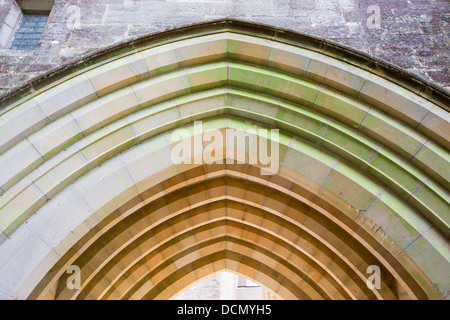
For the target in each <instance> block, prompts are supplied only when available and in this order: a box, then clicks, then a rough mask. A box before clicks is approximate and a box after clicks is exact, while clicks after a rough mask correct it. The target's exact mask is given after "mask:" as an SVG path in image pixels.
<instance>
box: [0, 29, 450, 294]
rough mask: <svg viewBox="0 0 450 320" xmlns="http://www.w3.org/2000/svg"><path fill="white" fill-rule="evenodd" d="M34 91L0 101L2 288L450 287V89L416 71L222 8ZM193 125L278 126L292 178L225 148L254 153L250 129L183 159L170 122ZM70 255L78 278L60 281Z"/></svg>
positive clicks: (299, 290) (284, 290)
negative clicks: (215, 159)
mask: <svg viewBox="0 0 450 320" xmlns="http://www.w3.org/2000/svg"><path fill="white" fill-rule="evenodd" d="M33 88H34V92H32V93H31V94H25V95H23V94H22V95H21V94H20V93H18V94H17V95H16V96H15V97H14V98H12V99H10V100H9V101H8V103H7V106H6V107H5V109H4V111H3V114H2V115H1V116H0V121H1V122H0V123H1V129H0V130H2V131H1V134H0V137H1V141H0V152H1V155H0V166H1V167H2V168H8V170H2V171H1V175H0V184H1V185H0V188H1V192H2V194H1V196H0V227H1V230H2V235H1V236H0V237H1V238H0V241H1V244H0V274H1V276H0V295H2V297H4V298H18V299H27V298H28V299H43V298H52V299H53V298H56V299H166V298H170V297H172V296H174V295H175V294H176V293H177V292H179V291H181V290H182V289H183V288H185V287H186V286H187V285H189V284H191V283H192V282H195V281H197V280H198V279H202V278H203V277H205V276H207V275H209V274H211V273H214V272H217V271H219V270H223V269H226V270H231V271H233V272H236V273H240V274H242V275H244V276H247V277H249V278H252V279H254V280H255V281H258V282H260V283H262V284H264V285H265V286H266V287H268V288H270V289H271V290H273V291H274V292H275V293H277V294H278V295H279V296H280V297H283V298H286V299H439V298H442V297H443V296H445V295H446V294H447V292H448V290H449V283H448V270H449V260H450V250H449V242H448V236H449V228H448V226H449V215H448V212H449V209H450V206H449V199H450V198H449V194H448V187H449V171H448V164H449V159H450V157H449V153H448V147H449V140H448V137H449V136H450V135H449V123H448V121H449V114H448V96H447V95H446V94H445V93H442V92H440V91H439V89H437V88H432V87H430V86H428V85H427V84H426V83H423V82H421V81H420V79H417V78H414V77H412V76H410V75H406V74H404V73H402V72H401V71H399V70H396V69H393V68H392V67H390V66H387V65H385V64H383V63H380V62H377V61H374V60H373V59H370V58H369V57H366V56H364V55H359V54H357V53H355V52H352V51H351V50H347V49H345V48H341V47H337V46H333V45H332V44H329V43H326V42H323V41H321V40H318V39H314V38H310V37H306V36H302V35H296V34H291V33H287V32H282V31H280V30H274V29H271V28H267V27H262V26H256V25H248V24H244V23H239V22H236V21H223V22H220V23H214V24H207V25H199V26H194V27H191V28H187V29H183V30H176V31H173V32H169V33H166V34H161V35H157V36H152V37H148V38H143V39H140V40H138V41H135V42H133V43H129V44H127V45H124V46H121V47H120V48H116V49H114V50H111V51H109V52H107V53H102V54H97V55H94V56H92V57H90V58H89V59H85V60H83V61H81V62H80V65H78V66H72V67H71V68H65V69H62V70H60V71H59V72H56V73H55V74H54V75H52V76H49V77H48V78H45V79H41V80H40V81H37V82H36V83H35V84H34V87H33ZM195 121H202V122H203V128H204V130H205V131H206V130H208V129H211V128H213V129H218V130H222V131H224V130H226V129H237V130H239V129H241V130H245V129H248V128H266V129H278V130H280V137H279V144H280V156H279V159H278V160H279V162H278V163H277V164H278V167H279V170H278V172H277V174H276V175H261V171H260V170H261V168H260V167H261V165H258V164H237V163H234V164H231V163H227V161H226V160H227V159H228V160H233V161H232V162H234V161H235V160H237V159H236V158H235V157H233V156H235V155H236V154H238V153H239V152H241V153H243V154H247V155H249V154H250V151H249V150H248V148H246V147H245V146H242V145H235V146H234V147H235V149H236V150H233V153H232V154H233V156H229V157H227V158H226V159H224V161H223V164H220V163H219V164H212V165H206V164H174V163H173V162H172V161H171V152H172V147H173V143H172V142H171V140H170V136H171V134H172V133H173V132H174V130H176V129H179V128H185V129H187V130H190V131H192V132H195V131H194V130H193V127H194V122H195ZM269 140H270V137H269ZM225 149H226V148H225ZM227 151H228V150H224V154H227ZM234 151H237V153H234ZM199 156H201V154H193V155H192V158H193V159H194V158H196V157H199ZM70 265H77V266H79V267H80V269H81V278H82V279H83V281H82V286H81V288H80V289H79V290H70V289H69V288H67V286H65V277H67V274H66V272H65V271H66V270H67V268H68V267H69V266H70ZM370 265H377V266H379V267H380V269H381V271H382V272H381V274H382V285H381V288H380V289H379V290H376V289H373V290H372V289H369V288H368V287H367V285H366V282H365V279H366V277H367V274H366V270H367V267H368V266H370Z"/></svg>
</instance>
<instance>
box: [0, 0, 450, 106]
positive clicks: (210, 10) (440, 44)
mask: <svg viewBox="0 0 450 320" xmlns="http://www.w3.org/2000/svg"><path fill="white" fill-rule="evenodd" d="M12 2H13V0H0V21H1V22H2V23H3V22H4V21H5V19H6V17H7V16H8V14H10V10H11V8H12V7H14V6H13V5H12ZM371 5H377V6H378V7H379V8H380V9H381V10H380V14H381V20H380V28H379V29H376V28H375V29H374V28H369V27H368V24H367V23H368V21H369V25H371V24H370V23H371V22H373V21H375V20H372V17H373V12H372V11H369V13H368V12H367V8H368V7H369V6H371ZM74 6H76V7H74ZM78 10H79V11H78ZM78 12H79V13H80V15H79V19H77V14H78ZM449 17H450V3H449V1H448V0H378V1H373V0H98V1H92V0H56V1H55V5H54V7H53V10H52V12H51V14H50V17H49V20H48V23H47V25H46V28H45V30H44V33H43V36H42V38H41V42H40V43H39V46H38V48H37V49H36V50H35V51H11V50H7V49H0V97H1V96H4V95H5V94H7V93H9V92H11V91H12V90H14V88H17V87H19V86H21V85H23V84H24V83H26V82H28V81H30V80H32V79H33V78H35V77H37V76H39V75H42V74H43V73H45V72H47V71H49V70H51V69H54V68H55V67H58V66H61V65H63V64H66V63H69V62H70V61H74V60H77V59H80V57H82V56H83V55H86V54H87V53H89V52H93V51H95V50H98V49H101V48H104V47H108V46H111V45H113V44H115V43H120V42H124V41H128V40H132V39H134V38H136V37H139V36H143V35H147V34H150V33H157V32H161V31H164V30H168V29H173V28H178V27H181V26H186V25H190V24H196V23H200V22H205V21H211V20H217V19H223V18H234V19H240V20H245V21H252V22H257V23H261V24H268V25H272V26H276V27H280V28H284V29H290V30H293V31H297V32H302V33H306V34H310V35H314V36H318V37H322V38H324V39H327V40H331V41H334V42H337V43H339V44H343V45H347V46H350V47H352V48H354V49H357V50H360V51H363V52H365V53H368V54H370V55H372V56H373V57H375V58H378V59H382V60H385V61H388V62H390V63H392V64H394V65H396V66H398V67H400V68H402V69H405V70H407V71H410V72H413V73H415V74H417V75H419V76H421V77H422V78H423V79H425V80H427V81H431V82H434V83H435V84H438V85H440V86H443V87H446V89H447V90H448V89H449V88H450V76H449V72H448V67H449V65H450V58H449V56H450V54H449V52H450V50H449V48H450V41H449V35H448V30H449ZM78 22H79V24H77V23H78Z"/></svg>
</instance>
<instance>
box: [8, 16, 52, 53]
mask: <svg viewBox="0 0 450 320" xmlns="http://www.w3.org/2000/svg"><path fill="white" fill-rule="evenodd" d="M47 19H48V15H46V14H24V15H23V17H22V20H21V21H20V24H19V27H18V28H17V30H16V33H15V34H14V39H13V41H12V43H11V46H10V49H11V50H34V49H36V47H37V45H38V43H39V40H40V39H41V35H42V32H43V31H44V27H45V24H46V23H47Z"/></svg>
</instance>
